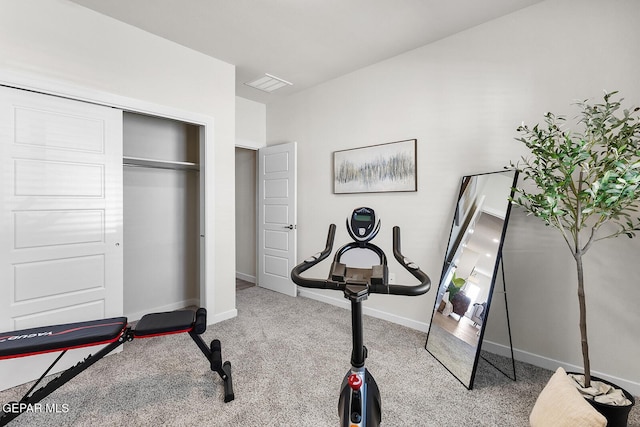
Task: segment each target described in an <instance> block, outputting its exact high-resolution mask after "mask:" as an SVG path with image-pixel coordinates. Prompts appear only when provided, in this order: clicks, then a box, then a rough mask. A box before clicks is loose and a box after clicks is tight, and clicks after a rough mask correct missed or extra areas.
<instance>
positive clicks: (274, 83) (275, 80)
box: [245, 73, 293, 93]
mask: <svg viewBox="0 0 640 427" xmlns="http://www.w3.org/2000/svg"><path fill="white" fill-rule="evenodd" d="M245 84H246V85H247V86H251V87H253V88H256V89H258V90H261V91H263V92H268V93H271V92H273V91H274V90H276V89H280V88H281V87H285V86H292V85H293V83H289V82H288V81H286V80H282V79H281V78H279V77H276V76H272V75H271V74H266V73H265V75H264V77H260V78H259V79H257V80H254V81H252V82H247V83H245Z"/></svg>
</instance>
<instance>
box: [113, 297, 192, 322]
mask: <svg viewBox="0 0 640 427" xmlns="http://www.w3.org/2000/svg"><path fill="white" fill-rule="evenodd" d="M192 305H195V306H198V307H199V306H200V300H198V299H197V298H192V299H188V300H184V301H178V302H175V303H171V304H167V305H162V306H159V307H153V308H149V309H146V310H144V311H136V312H133V313H125V314H124V315H125V317H126V318H127V320H128V321H129V322H134V321H136V320H140V319H141V318H142V316H144V315H145V314H149V313H162V312H165V311H173V310H180V309H181V308H185V307H189V306H192Z"/></svg>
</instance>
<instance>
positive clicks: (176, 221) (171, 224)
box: [123, 112, 203, 319]
mask: <svg viewBox="0 0 640 427" xmlns="http://www.w3.org/2000/svg"><path fill="white" fill-rule="evenodd" d="M200 151H201V148H200V126H197V125H193V124H188V123H184V122H180V121H176V120H171V119H166V118H159V117H153V116H146V115H142V114H137V113H130V112H124V114H123V225H124V230H123V233H124V235H123V241H124V245H123V264H124V265H123V272H124V282H123V285H124V315H125V316H127V317H129V318H131V319H137V318H139V317H140V316H142V315H143V314H145V313H148V312H155V311H169V310H174V309H178V308H182V307H186V306H190V305H199V303H200V297H199V294H200V279H201V278H200V266H201V261H200V240H201V237H200V236H201V234H203V233H201V230H200V218H201V212H200V210H201V208H202V202H201V191H200V190H201V183H200V174H201V172H200Z"/></svg>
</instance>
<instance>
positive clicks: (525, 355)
mask: <svg viewBox="0 0 640 427" xmlns="http://www.w3.org/2000/svg"><path fill="white" fill-rule="evenodd" d="M298 294H299V295H300V296H303V297H306V298H310V299H314V300H317V301H321V302H324V303H327V304H331V305H334V306H337V307H341V308H344V309H347V310H348V309H349V301H347V300H346V299H339V298H334V297H330V296H327V295H324V294H320V293H317V292H314V291H310V290H308V289H303V288H301V287H298ZM362 312H363V313H364V314H367V315H369V316H372V317H376V318H378V319H383V320H387V321H389V322H393V323H397V324H399V325H402V326H406V327H408V328H411V329H416V330H418V331H421V332H424V333H427V331H428V330H429V324H428V323H424V322H417V321H415V320H412V319H407V318H406V317H402V316H397V315H395V314H391V313H387V312H384V311H381V310H376V309H372V308H369V307H363V310H362ZM425 339H426V336H425ZM482 349H483V350H486V351H488V352H490V353H495V354H498V355H500V356H505V357H511V351H510V349H509V347H507V346H505V345H502V344H498V343H494V342H491V341H486V340H485V341H484V342H483V343H482ZM513 356H514V358H515V359H516V360H518V361H521V362H525V363H529V364H531V365H534V366H539V367H541V368H544V369H548V370H550V371H555V370H556V369H558V367H560V366H561V367H562V368H563V369H564V370H566V371H573V372H581V371H582V367H581V366H577V365H572V364H569V363H565V362H561V361H559V360H554V359H550V358H548V357H544V356H540V355H537V354H533V353H529V352H527V351H523V350H518V349H516V348H514V349H513ZM592 375H594V376H596V377H600V378H602V379H605V380H607V381H611V382H612V383H614V384H617V385H619V386H620V387H622V388H624V389H625V390H627V391H628V392H629V393H631V394H633V395H634V396H640V383H637V382H634V381H629V380H625V379H622V378H618V377H615V376H613V375H608V374H606V373H604V372H597V371H592ZM516 376H517V373H516Z"/></svg>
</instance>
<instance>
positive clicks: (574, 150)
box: [511, 92, 640, 387]
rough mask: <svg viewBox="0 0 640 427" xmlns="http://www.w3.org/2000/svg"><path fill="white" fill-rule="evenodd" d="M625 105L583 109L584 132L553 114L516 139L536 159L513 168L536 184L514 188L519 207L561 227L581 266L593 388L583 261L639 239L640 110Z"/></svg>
mask: <svg viewBox="0 0 640 427" xmlns="http://www.w3.org/2000/svg"><path fill="white" fill-rule="evenodd" d="M615 99H617V100H615ZM621 102H622V98H619V97H618V96H617V92H610V93H605V95H604V102H603V103H589V101H583V102H579V103H577V104H576V105H578V107H579V109H580V112H579V115H578V117H577V124H578V126H579V127H580V131H579V132H572V131H571V130H569V129H565V128H564V125H565V124H566V119H565V118H564V117H562V116H556V115H554V114H552V113H547V114H546V115H545V116H544V124H543V125H540V124H537V125H535V126H533V127H529V126H527V125H526V124H524V123H523V124H522V125H521V126H519V127H518V129H517V131H518V133H519V137H517V138H516V140H517V141H520V142H522V143H523V144H524V145H525V146H526V147H527V148H528V149H529V150H530V152H531V155H530V156H528V157H522V158H521V160H520V161H519V162H518V163H517V164H515V165H514V164H513V163H512V164H511V166H512V167H516V168H518V169H519V170H520V171H521V174H522V176H523V177H524V179H523V185H522V186H523V187H525V186H526V184H524V182H526V181H530V182H529V184H530V185H529V187H527V189H524V188H521V187H520V186H519V187H518V188H515V189H514V197H513V199H512V202H513V203H515V204H517V205H520V206H522V207H523V208H524V209H525V210H526V211H527V213H528V214H532V215H535V216H536V217H538V218H540V219H542V220H543V221H544V223H545V224H546V225H549V226H552V227H554V228H556V229H557V230H558V231H559V232H560V233H561V234H562V237H563V238H564V240H565V242H566V243H567V246H568V247H569V249H570V251H571V254H572V255H573V258H574V259H575V263H576V265H575V266H576V269H577V273H578V283H577V285H578V304H579V313H580V320H579V325H580V339H581V344H582V358H583V364H584V374H585V386H586V387H589V386H590V384H591V368H590V363H589V342H588V340H587V313H586V304H585V291H584V270H583V257H584V255H585V254H586V253H587V251H588V250H589V249H590V248H591V246H592V245H593V244H594V243H595V242H597V241H599V240H603V239H607V238H612V237H616V236H620V235H626V236H628V237H634V236H635V232H636V231H637V230H639V229H640V222H639V221H638V216H637V211H638V200H639V197H640V188H639V185H640V121H639V119H638V112H639V110H640V108H633V109H630V110H629V109H623V108H622V105H621ZM605 225H606V226H605Z"/></svg>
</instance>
